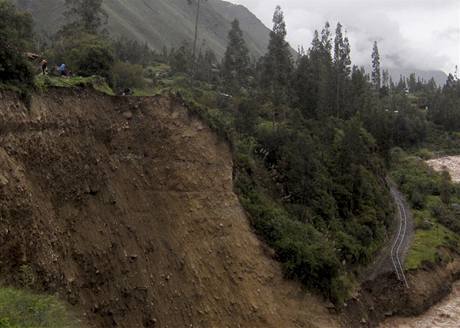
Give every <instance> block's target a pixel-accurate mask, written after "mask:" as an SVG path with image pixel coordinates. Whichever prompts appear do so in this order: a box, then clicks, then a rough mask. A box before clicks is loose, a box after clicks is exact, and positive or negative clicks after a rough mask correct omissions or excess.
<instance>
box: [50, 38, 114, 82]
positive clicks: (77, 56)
mask: <svg viewBox="0 0 460 328" xmlns="http://www.w3.org/2000/svg"><path fill="white" fill-rule="evenodd" d="M51 56H52V58H53V60H54V62H55V63H57V64H58V65H59V64H61V63H65V64H66V65H67V67H68V69H69V70H71V71H72V72H73V73H74V74H76V75H81V76H84V77H89V76H93V75H99V76H102V77H104V78H106V79H108V80H109V81H110V79H111V77H112V75H111V70H112V66H113V64H114V62H115V57H114V53H113V49H112V45H111V43H110V41H109V40H107V39H105V38H104V37H102V36H99V35H94V34H89V33H86V32H82V31H76V32H75V33H72V34H64V35H61V38H60V39H59V41H58V42H57V44H56V46H55V47H54V50H53V53H52V54H51Z"/></svg>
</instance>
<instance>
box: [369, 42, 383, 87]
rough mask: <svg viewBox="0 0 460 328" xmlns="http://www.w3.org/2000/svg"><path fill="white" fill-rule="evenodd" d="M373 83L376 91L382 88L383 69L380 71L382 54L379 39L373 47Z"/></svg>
mask: <svg viewBox="0 0 460 328" xmlns="http://www.w3.org/2000/svg"><path fill="white" fill-rule="evenodd" d="M371 77H372V85H373V86H374V88H375V90H376V91H379V90H380V86H381V84H382V82H381V71H380V54H379V47H378V45H377V41H374V47H373V48H372V74H371Z"/></svg>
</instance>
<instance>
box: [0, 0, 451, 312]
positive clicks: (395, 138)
mask: <svg viewBox="0 0 460 328" xmlns="http://www.w3.org/2000/svg"><path fill="white" fill-rule="evenodd" d="M81 1H83V0H81ZM81 1H68V7H67V10H68V13H71V14H72V15H71V17H72V18H69V19H68V21H67V24H66V25H64V26H63V27H62V29H61V30H60V31H59V32H58V33H57V34H56V36H55V39H54V41H53V42H52V43H51V44H50V45H49V47H48V48H47V49H46V50H45V53H46V54H48V56H47V57H48V58H50V60H51V61H52V62H54V63H58V62H62V61H65V62H66V63H67V64H68V66H69V67H71V69H72V71H73V74H75V75H82V76H86V77H89V76H92V75H100V76H102V77H105V78H106V79H107V81H108V83H109V84H110V85H111V87H113V88H114V89H115V91H116V92H124V93H131V92H142V93H143V94H152V95H153V94H159V93H174V94H175V95H176V96H178V97H180V98H182V99H183V100H184V102H186V103H187V105H188V106H189V108H190V110H191V111H193V112H195V113H196V114H198V115H200V116H201V117H202V118H203V119H204V120H205V121H207V122H208V124H209V125H210V126H211V127H213V128H214V129H215V130H216V132H218V133H219V134H221V135H223V136H225V137H226V138H227V139H228V140H229V141H230V142H231V144H232V145H233V149H234V157H235V173H234V174H235V177H236V188H237V191H238V194H239V196H240V200H241V203H242V204H243V206H244V207H245V209H246V210H247V212H248V213H249V215H250V219H251V223H252V225H253V227H254V229H255V231H256V232H257V233H258V234H259V235H260V236H261V237H262V238H263V239H264V240H265V242H266V243H267V244H268V245H270V246H271V247H272V248H273V249H274V250H275V252H276V258H277V259H278V260H279V261H280V262H281V263H282V264H283V267H284V269H285V273H286V275H287V276H288V277H290V278H293V279H297V280H299V281H301V282H303V283H304V284H305V285H306V286H308V287H309V288H310V289H312V290H315V291H317V292H319V293H322V294H323V295H324V296H326V297H328V298H329V299H331V300H333V301H334V302H335V303H336V304H343V301H344V300H345V299H346V298H347V297H348V296H349V295H350V291H351V290H352V288H353V284H354V283H355V279H356V276H357V273H358V272H359V271H360V269H361V268H362V267H364V266H366V265H368V264H369V263H370V262H371V261H372V258H373V256H374V255H375V254H376V252H377V251H378V249H379V248H380V246H381V245H382V244H383V243H384V242H385V236H386V235H387V232H388V230H389V229H390V226H391V222H392V217H393V212H392V208H393V206H392V201H391V198H390V195H389V192H388V188H387V186H386V183H385V177H386V175H387V173H388V169H389V168H391V165H392V164H394V163H396V165H401V166H397V168H396V169H395V171H393V175H394V177H395V179H396V180H397V182H398V183H399V184H400V186H401V188H402V190H403V191H404V192H405V193H406V194H408V195H409V197H410V200H411V202H412V204H413V205H414V207H415V208H417V207H418V208H419V210H421V211H423V210H428V211H430V213H431V214H432V217H433V220H432V222H433V224H435V225H439V226H440V227H441V228H440V229H441V230H442V231H443V232H442V236H441V237H439V238H441V239H442V240H441V241H439V240H438V239H436V238H438V237H434V236H433V235H431V234H429V235H428V236H426V237H425V235H426V234H425V235H422V234H421V233H420V234H419V237H420V238H419V239H417V242H416V247H419V246H420V245H421V246H420V247H422V248H420V247H419V248H418V249H415V250H414V253H413V254H414V255H413V256H412V257H411V258H412V259H411V260H410V262H409V264H408V266H409V268H413V267H417V266H418V265H419V263H421V262H422V261H423V260H424V259H420V258H418V256H419V255H417V254H421V253H424V251H423V247H426V248H428V249H432V247H437V246H439V245H440V244H442V245H444V244H446V243H447V244H448V245H451V246H452V245H454V243H455V242H456V238H457V237H456V234H457V233H459V232H460V231H459V230H458V225H459V221H460V219H459V218H458V217H457V216H456V215H453V214H452V212H451V211H450V210H448V209H449V208H450V207H449V206H451V204H452V203H453V202H454V201H455V199H456V198H455V197H457V196H455V197H449V199H448V200H447V194H444V192H445V191H446V190H447V189H449V190H450V189H452V188H453V187H452V185H451V184H450V183H447V182H446V181H447V180H446V179H447V178H444V179H445V180H439V178H438V177H433V176H431V175H430V174H429V173H427V171H425V169H424V168H420V167H418V166H417V165H412V162H410V161H409V162H405V161H401V162H395V159H394V158H393V157H392V154H394V149H395V147H404V148H405V149H409V150H412V151H413V150H415V149H417V148H418V147H421V146H423V145H424V144H426V143H428V142H430V140H433V138H434V137H433V136H435V135H437V134H438V135H441V136H442V137H446V135H448V134H446V132H444V131H445V130H449V131H458V129H459V127H458V124H457V123H458V122H459V120H457V119H456V118H457V117H458V116H459V115H460V106H459V99H460V82H459V80H458V79H457V78H456V77H455V76H453V75H449V78H448V81H447V83H446V85H445V86H444V87H442V88H439V87H438V86H437V85H436V83H435V82H434V81H433V80H431V81H428V82H423V81H416V80H415V76H414V77H410V78H409V79H408V80H406V79H401V80H400V81H399V82H396V83H395V82H394V81H392V80H391V79H390V78H389V75H388V73H387V72H385V71H382V70H381V67H380V66H381V62H380V56H379V49H378V44H377V43H374V46H373V53H372V58H370V60H372V72H371V74H370V75H368V74H366V72H365V71H364V69H363V68H359V67H357V66H352V63H351V60H350V52H351V49H350V43H349V40H348V39H347V37H346V36H344V33H343V27H342V26H341V25H340V23H339V24H338V25H337V26H336V27H335V31H332V28H331V26H330V25H329V24H328V23H326V24H325V25H324V27H323V28H322V29H321V31H316V32H315V36H314V39H313V40H312V43H311V47H310V49H308V51H306V52H303V53H301V54H300V55H299V57H298V58H293V57H292V54H291V51H290V47H289V44H288V43H287V42H286V34H287V32H286V24H285V21H284V14H283V11H282V10H281V8H279V7H278V8H276V10H275V13H274V17H273V29H272V31H271V32H270V34H269V42H268V47H267V52H266V54H265V55H264V56H262V57H261V58H260V59H259V60H258V61H257V63H253V62H251V60H250V55H249V54H250V51H249V47H248V44H247V42H246V40H245V39H244V38H243V35H244V34H243V32H242V31H241V27H240V26H241V25H240V24H239V22H238V21H234V22H233V23H232V25H231V29H230V31H229V34H228V47H227V48H226V50H225V52H224V56H223V61H222V62H221V61H219V60H218V56H216V54H215V53H214V52H212V51H210V50H209V51H203V52H199V53H196V54H194V50H193V47H191V46H190V45H186V44H184V45H182V46H180V47H179V48H177V49H174V50H172V51H166V52H164V53H162V54H159V53H155V52H152V51H151V50H150V49H149V48H148V47H145V46H143V45H141V44H139V43H137V42H132V41H126V40H122V39H115V40H114V39H112V38H111V37H110V35H108V34H107V31H106V29H105V25H104V23H103V19H101V17H103V16H104V12H105V11H107V10H108V9H107V7H106V9H104V8H103V7H97V8H94V10H92V11H91V12H90V13H89V15H86V13H85V12H84V11H83V9H81V8H84V6H83V7H79V4H81V3H82V2H81ZM0 3H3V4H4V6H6V7H4V8H9V9H7V12H11V10H12V9H11V6H10V5H8V4H7V2H6V1H5V0H0ZM174 3H175V2H174ZM104 10H105V11H104ZM21 15H22V14H21ZM21 15H19V16H17V17H23V16H21ZM13 17H16V16H14V15H13ZM67 17H70V16H69V15H67ZM6 28H7V27H4V29H6ZM4 35H5V38H6V39H7V40H8V41H7V42H10V41H9V40H10V39H12V41H11V42H18V38H19V37H18V36H16V35H14V34H13V35H10V34H8V33H4ZM222 42H223V41H222ZM19 46H21V47H22V48H27V45H20V44H19V43H18V45H17V46H16V48H17V49H16V48H15V50H14V51H16V54H17V53H18V52H19ZM8 56H9V55H8ZM8 58H12V57H8ZM19 58H21V56H19ZM19 60H20V63H22V62H23V59H19ZM20 67H22V66H20ZM24 67H25V66H24ZM10 71H11V72H12V75H11V76H12V77H11V78H10V80H9V81H11V83H12V84H17V83H18V82H21V81H25V84H26V85H32V84H33V79H32V78H31V76H32V74H31V73H30V71H28V70H27V69H24V70H22V71H21V69H17V68H16V67H12V68H11V70H10ZM14 72H22V73H21V75H14V74H16V73H14ZM141 72H142V76H139V73H141ZM13 73H14V74H13ZM18 76H19V77H18ZM22 76H25V78H22ZM66 78H67V77H62V79H66ZM71 80H72V78H70V81H71ZM427 108H428V110H427ZM456 122H457V123H456ZM440 131H441V132H440ZM442 137H439V136H438V137H436V140H441V139H442ZM436 142H437V141H435V143H436ZM400 170H401V171H400ZM406 170H407V171H406ZM408 172H411V173H408ZM451 192H452V190H450V191H449V195H450V194H451ZM456 192H457V195H458V191H456ZM431 196H439V199H440V200H441V202H442V204H444V205H440V203H439V199H438V198H436V199H434V198H432V197H431ZM430 202H431V203H430ZM438 205H440V206H438ZM426 206H429V207H428V208H427V207H426ZM419 223H420V224H424V222H419ZM425 241H426V242H425ZM451 248H452V250H455V247H451ZM420 249H421V250H420ZM416 253H417V254H416ZM426 254H429V253H426ZM427 256H428V257H429V259H428V260H430V259H433V257H432V256H431V255H427Z"/></svg>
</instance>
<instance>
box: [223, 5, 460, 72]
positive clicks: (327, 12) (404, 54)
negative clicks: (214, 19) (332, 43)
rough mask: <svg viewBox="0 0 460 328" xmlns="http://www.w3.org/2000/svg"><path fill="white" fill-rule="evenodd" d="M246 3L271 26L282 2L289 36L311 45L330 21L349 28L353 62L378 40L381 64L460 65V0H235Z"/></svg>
mask: <svg viewBox="0 0 460 328" xmlns="http://www.w3.org/2000/svg"><path fill="white" fill-rule="evenodd" d="M230 1H231V2H234V3H239V4H243V5H245V6H246V7H248V8H249V9H250V10H251V11H252V12H253V13H255V14H256V15H257V16H258V17H259V18H260V19H261V20H262V21H263V22H264V23H265V25H267V26H268V27H270V28H271V27H272V23H271V19H272V15H273V11H274V9H275V7H276V5H277V4H279V5H280V6H281V7H282V9H283V11H284V14H285V19H286V23H287V28H288V40H289V42H290V43H291V46H292V47H293V48H295V49H297V47H298V46H299V45H303V46H305V47H306V48H307V47H309V46H310V42H311V40H312V36H313V31H314V30H315V29H318V30H321V28H322V26H323V25H324V22H325V21H329V22H330V23H331V25H333V29H335V25H336V23H337V21H340V22H341V23H342V25H344V27H345V29H346V30H347V31H348V37H349V38H350V41H351V44H352V56H353V58H352V59H353V62H354V63H356V64H358V65H368V62H369V61H370V55H371V48H372V42H373V41H374V40H377V41H378V42H379V48H380V52H381V56H382V65H383V66H386V67H390V68H391V67H403V68H416V69H423V70H429V69H441V70H444V71H445V72H447V73H448V72H453V71H454V67H455V65H459V66H460V0H230Z"/></svg>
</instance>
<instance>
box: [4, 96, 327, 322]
mask: <svg viewBox="0 0 460 328" xmlns="http://www.w3.org/2000/svg"><path fill="white" fill-rule="evenodd" d="M232 184H233V181H232V158H231V153H230V151H229V149H228V146H227V145H226V143H225V142H223V141H222V140H219V139H218V138H217V137H216V136H215V135H214V134H213V133H212V131H210V129H209V128H208V127H206V126H205V125H204V124H202V123H201V122H200V121H199V120H198V119H196V118H194V117H191V116H190V115H189V114H188V113H187V110H186V109H185V108H184V107H183V106H182V105H181V104H180V103H179V102H178V101H176V100H174V99H169V98H145V99H140V98H136V99H130V98H117V97H106V96H102V95H99V94H97V93H95V92H92V91H85V90H80V91H71V90H52V91H50V92H49V93H48V94H47V95H42V96H34V99H33V101H32V106H31V109H27V108H25V107H24V105H23V104H22V103H21V102H20V101H19V100H18V98H17V97H16V96H15V95H13V94H10V93H3V94H0V211H1V212H0V213H1V214H0V215H1V216H0V264H1V265H0V280H2V281H3V283H6V284H12V285H17V286H21V285H23V284H28V285H31V286H32V287H33V288H35V289H37V290H42V291H46V292H52V293H54V292H56V293H58V294H59V295H60V296H61V297H62V298H64V299H65V300H67V301H68V302H69V303H70V304H72V305H73V306H74V308H75V310H76V311H77V312H78V313H79V314H81V315H82V316H84V317H86V318H87V322H88V325H89V326H91V327H129V328H135V327H192V326H193V327H335V326H336V323H335V322H333V321H332V320H331V319H329V318H331V316H330V315H329V313H328V312H327V311H326V310H325V307H324V305H323V304H322V303H321V302H320V301H319V300H318V299H316V298H314V297H313V296H311V295H309V294H306V293H305V292H304V291H302V290H301V288H300V286H299V285H297V284H296V283H293V282H287V281H285V280H283V279H282V274H281V271H280V268H279V267H278V265H277V264H276V262H274V261H273V260H272V259H270V257H269V252H268V251H267V250H265V251H264V248H263V247H262V245H261V243H260V242H259V241H258V239H257V238H256V237H255V236H254V234H253V233H252V231H251V229H250V226H249V225H248V222H247V218H246V217H245V214H244V212H243V210H242V208H241V206H240V204H239V202H238V199H237V197H236V196H235V194H234V193H233V190H232Z"/></svg>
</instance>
